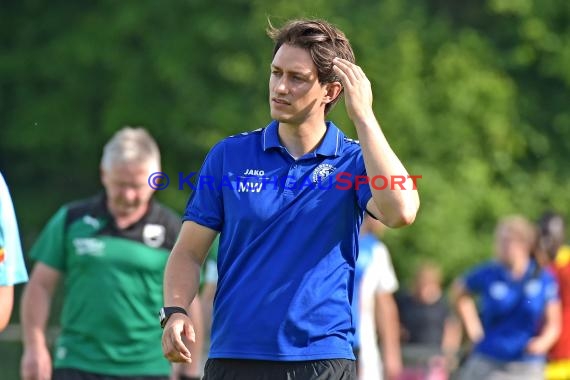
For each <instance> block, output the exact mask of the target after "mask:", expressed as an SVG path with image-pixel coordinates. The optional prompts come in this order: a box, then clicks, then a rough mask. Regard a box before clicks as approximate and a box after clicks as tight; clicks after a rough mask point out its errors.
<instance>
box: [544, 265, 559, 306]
mask: <svg viewBox="0 0 570 380" xmlns="http://www.w3.org/2000/svg"><path fill="white" fill-rule="evenodd" d="M544 286H545V288H544V297H545V299H546V302H547V303H548V302H552V301H558V300H559V299H560V295H559V288H558V282H557V281H556V278H555V277H554V276H553V275H552V274H551V273H549V272H545V274H544Z"/></svg>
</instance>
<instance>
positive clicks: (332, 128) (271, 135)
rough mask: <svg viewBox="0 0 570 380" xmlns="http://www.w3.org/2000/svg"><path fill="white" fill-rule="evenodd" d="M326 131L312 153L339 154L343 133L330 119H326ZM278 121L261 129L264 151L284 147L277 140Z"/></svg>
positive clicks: (322, 154) (321, 154) (330, 155)
mask: <svg viewBox="0 0 570 380" xmlns="http://www.w3.org/2000/svg"><path fill="white" fill-rule="evenodd" d="M326 125H327V131H326V132H325V137H324V138H323V141H321V143H320V144H319V146H317V149H315V151H314V152H312V154H313V155H314V156H315V157H316V156H317V155H319V156H326V157H334V156H339V155H340V154H341V153H342V148H343V142H344V134H343V133H342V132H341V130H340V129H338V128H337V127H336V125H334V123H333V122H332V121H327V122H326ZM278 130H279V122H278V121H277V120H273V121H272V122H271V123H270V124H269V125H268V126H267V127H266V128H265V129H264V130H263V138H262V144H263V150H264V151H266V150H268V149H271V148H284V146H283V145H281V143H280V142H279V133H278Z"/></svg>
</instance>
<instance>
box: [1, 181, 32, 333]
mask: <svg viewBox="0 0 570 380" xmlns="http://www.w3.org/2000/svg"><path fill="white" fill-rule="evenodd" d="M27 280H28V272H27V271H26V265H25V263H24V256H23V254H22V245H21V242H20V233H19V231H18V222H17V220H16V213H15V212H14V205H13V204H12V198H11V197H10V191H9V190H8V186H7V185H6V182H5V181H4V176H3V175H2V173H0V331H2V330H4V329H5V328H6V326H7V325H8V322H9V321H10V315H11V314H12V308H13V306H14V285H16V284H20V283H23V282H26V281H27Z"/></svg>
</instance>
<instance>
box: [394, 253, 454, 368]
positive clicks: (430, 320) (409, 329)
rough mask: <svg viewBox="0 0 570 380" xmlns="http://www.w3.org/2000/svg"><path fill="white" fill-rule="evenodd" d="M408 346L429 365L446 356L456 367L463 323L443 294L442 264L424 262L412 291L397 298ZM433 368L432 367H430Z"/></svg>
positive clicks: (446, 363) (447, 362)
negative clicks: (454, 313) (440, 265)
mask: <svg viewBox="0 0 570 380" xmlns="http://www.w3.org/2000/svg"><path fill="white" fill-rule="evenodd" d="M396 300H397V303H398V310H399V313H400V323H401V326H402V330H401V331H402V342H403V344H404V349H408V350H410V352H417V354H418V355H421V356H423V357H425V358H426V363H425V364H426V365H428V367H429V366H430V363H433V364H437V363H439V360H435V359H440V358H441V359H443V358H445V359H446V360H445V367H447V368H450V367H451V368H452V367H453V366H454V363H455V362H456V355H457V353H458V351H459V348H460V346H461V338H462V331H461V329H462V327H461V322H460V321H459V320H458V319H457V318H456V317H455V316H454V315H453V313H452V312H451V310H450V308H449V305H448V303H447V300H446V299H445V297H444V294H443V288H442V274H441V269H440V267H439V266H438V265H436V264H434V263H431V262H423V263H421V264H420V265H419V266H418V268H417V270H416V271H415V274H414V276H413V283H412V289H411V291H410V292H402V293H401V294H398V295H397V297H396ZM427 370H428V371H429V368H427Z"/></svg>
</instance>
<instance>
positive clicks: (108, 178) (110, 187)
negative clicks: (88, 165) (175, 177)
mask: <svg viewBox="0 0 570 380" xmlns="http://www.w3.org/2000/svg"><path fill="white" fill-rule="evenodd" d="M150 167H151V165H149V164H148V163H144V164H139V163H132V164H117V165H113V166H111V168H110V169H107V170H105V169H101V182H102V183H103V186H104V187H105V191H106V194H107V204H108V207H109V211H110V212H111V213H112V214H113V215H114V216H122V217H125V216H128V215H130V214H132V213H134V212H137V211H141V210H142V209H144V208H146V206H147V205H148V202H149V201H150V198H151V197H152V194H153V193H154V190H153V189H152V188H151V187H150V186H149V185H148V177H149V175H150V174H151V171H150V170H149V169H150Z"/></svg>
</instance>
